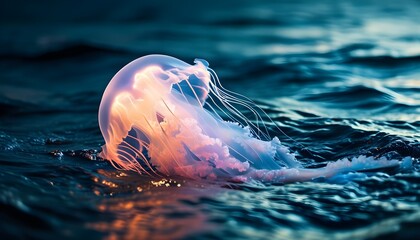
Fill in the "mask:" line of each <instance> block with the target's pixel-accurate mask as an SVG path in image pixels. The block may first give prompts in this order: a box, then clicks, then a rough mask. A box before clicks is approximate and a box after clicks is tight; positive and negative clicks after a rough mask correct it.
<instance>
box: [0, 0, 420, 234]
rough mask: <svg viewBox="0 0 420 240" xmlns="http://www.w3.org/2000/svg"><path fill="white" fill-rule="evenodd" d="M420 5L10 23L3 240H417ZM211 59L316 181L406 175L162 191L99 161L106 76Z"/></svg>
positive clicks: (49, 6) (154, 6)
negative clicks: (318, 172) (376, 166)
mask: <svg viewBox="0 0 420 240" xmlns="http://www.w3.org/2000/svg"><path fill="white" fill-rule="evenodd" d="M419 12H420V2H419V1H416V0H412V1H410V0H400V1H386V0H385V1H380V0H377V1H376V0H370V1H352V2H350V1H327V0H324V1H250V0H248V1H218V2H212V3H210V2H201V1H196V2H188V1H173V2H172V1H168V2H153V1H150V2H149V3H144V2H141V1H133V2H123V1H111V0H108V1H101V2H98V3H92V2H90V3H83V4H81V3H73V2H72V1H67V2H66V1H64V2H60V3H55V2H50V3H48V2H45V3H42V4H41V3H40V2H38V3H36V2H28V1H15V2H13V3H12V2H8V3H6V2H4V3H1V7H0V21H1V24H0V219H1V220H0V238H1V239H58V238H65V239H84V238H90V239H102V238H104V239H244V238H248V239H297V238H300V239H384V238H385V237H387V238H394V239H419V237H420V230H419V229H420V203H419V197H420V186H419V183H420V173H419V167H420V166H419V161H418V159H419V157H420V142H419V139H420V26H419V20H418V19H419V15H418V13H419ZM151 53H161V54H167V55H171V56H174V57H177V58H179V59H182V60H184V61H186V62H190V63H192V61H193V59H194V58H196V57H199V58H204V59H206V60H207V61H209V62H210V66H211V67H212V68H213V69H214V70H215V71H216V72H217V73H218V75H219V77H220V79H221V81H222V83H223V84H224V86H225V87H226V88H228V89H230V90H234V91H236V92H239V93H241V94H244V95H246V96H248V97H250V98H252V99H254V100H255V101H256V102H257V103H258V104H259V105H260V106H261V107H262V108H264V109H265V110H266V111H267V113H268V114H269V115H270V116H271V117H272V118H273V119H274V121H275V122H276V123H277V124H278V125H279V126H280V127H281V128H282V130H283V131H284V132H285V133H286V134H287V135H288V136H290V137H291V138H292V139H293V140H291V139H290V138H287V137H286V136H285V135H283V134H282V133H280V132H277V133H275V135H278V136H279V137H280V139H281V140H282V142H283V144H285V145H286V146H288V147H290V148H291V149H292V150H293V151H295V152H296V154H297V158H298V159H299V160H300V161H302V162H303V163H304V165H305V166H307V167H317V166H323V165H325V164H326V162H327V161H334V160H337V159H339V158H342V157H352V156H359V155H362V154H364V155H369V156H387V157H390V158H395V159H401V158H403V157H405V156H411V157H412V158H413V167H412V168H411V169H406V170H395V169H387V170H381V171H377V172H370V173H354V174H353V177H352V178H353V180H351V179H345V180H343V181H340V179H336V180H335V181H329V180H322V179H321V180H317V181H314V182H304V183H292V184H286V185H279V184H271V185H270V184H265V185H262V184H258V183H231V182H222V183H221V182H216V183H215V182H206V181H192V180H188V179H179V178H173V179H169V178H168V179H166V180H163V179H155V178H151V177H147V176H140V175H138V174H136V173H133V172H126V171H118V170H115V169H114V168H113V167H112V166H111V165H110V164H109V163H108V162H105V161H100V160H97V159H96V158H95V151H97V150H99V149H100V146H101V145H102V144H103V143H104V142H103V139H102V136H101V133H100V131H99V127H98V122H97V110H98V106H99V102H100V99H101V96H102V92H103V91H104V89H105V87H106V85H107V84H108V82H109V80H110V79H111V78H112V76H113V75H114V74H115V73H116V72H117V71H118V70H119V69H120V68H121V67H123V66H124V65H125V64H126V63H128V62H130V61H131V60H133V59H135V58H137V57H140V56H143V55H146V54H151Z"/></svg>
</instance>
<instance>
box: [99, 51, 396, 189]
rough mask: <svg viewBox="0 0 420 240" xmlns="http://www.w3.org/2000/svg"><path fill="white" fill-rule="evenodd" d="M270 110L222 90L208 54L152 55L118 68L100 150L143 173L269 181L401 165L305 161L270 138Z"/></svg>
mask: <svg viewBox="0 0 420 240" xmlns="http://www.w3.org/2000/svg"><path fill="white" fill-rule="evenodd" d="M244 110H245V111H247V113H248V114H247V115H248V116H249V115H250V116H252V118H248V117H247V116H245V114H244V112H243V111H244ZM267 117H268V118H269V116H268V115H267V114H265V113H264V111H263V110H262V109H261V108H259V107H258V106H257V105H256V104H255V103H254V102H253V101H252V100H250V99H249V98H247V97H245V96H242V95H240V94H238V93H235V92H232V91H229V90H227V89H225V88H224V87H223V86H222V85H221V83H220V80H219V78H218V77H217V75H216V73H215V72H214V71H213V70H212V69H211V68H209V63H208V62H207V61H205V60H203V59H195V61H194V64H193V65H190V64H188V63H186V62H184V61H181V60H179V59H177V58H174V57H170V56H166V55H147V56H144V57H141V58H138V59H136V60H134V61H132V62H130V63H129V64H127V65H126V66H124V67H123V68H122V69H121V70H120V71H118V72H117V74H116V75H115V76H114V77H113V78H112V80H111V81H110V83H109V84H108V86H107V88H106V90H105V92H104V94H103V97H102V100H101V103H100V107H99V116H98V118H99V125H100V130H101V132H102V135H103V138H104V140H105V145H104V146H103V147H102V151H101V153H100V156H101V157H102V158H104V159H107V160H109V161H110V162H111V164H112V165H113V166H115V167H116V168H118V169H124V170H133V171H136V172H138V173H140V174H149V175H156V176H183V177H187V178H193V179H211V180H215V179H239V180H241V181H247V180H250V179H252V180H259V181H270V182H294V181H306V180H311V179H315V178H319V177H326V178H328V177H331V176H334V175H337V174H339V173H346V172H351V171H359V170H366V169H376V168H383V167H392V166H397V165H398V164H399V161H397V160H387V159H385V158H381V159H374V158H373V157H365V156H359V157H355V158H353V159H351V160H350V159H347V158H346V159H341V160H338V161H336V162H331V163H328V164H327V165H326V166H325V167H321V168H317V169H308V168H305V167H303V166H302V164H301V163H300V162H299V161H298V160H297V159H296V157H295V155H294V154H293V153H291V152H290V150H289V149H288V148H287V147H286V146H284V145H282V143H281V142H280V140H279V138H278V137H271V134H270V131H269V127H268V126H267ZM269 123H270V124H272V125H273V126H276V125H275V123H274V122H273V121H269Z"/></svg>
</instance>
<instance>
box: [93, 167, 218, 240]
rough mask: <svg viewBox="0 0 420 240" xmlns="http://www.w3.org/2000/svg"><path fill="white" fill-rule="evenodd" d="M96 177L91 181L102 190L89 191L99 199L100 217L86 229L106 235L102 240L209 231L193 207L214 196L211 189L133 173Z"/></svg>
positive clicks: (156, 237) (184, 234)
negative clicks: (203, 198) (201, 199)
mask: <svg viewBox="0 0 420 240" xmlns="http://www.w3.org/2000/svg"><path fill="white" fill-rule="evenodd" d="M99 173H100V175H101V177H94V178H93V181H94V182H95V183H98V184H99V186H101V185H102V187H98V188H96V189H94V190H93V191H94V193H95V194H96V195H98V194H99V195H101V196H102V197H101V198H99V202H98V203H97V205H96V207H97V210H98V211H99V212H100V213H101V214H102V216H103V217H101V220H100V221H97V222H90V223H88V224H87V227H88V228H90V229H93V230H96V231H99V232H102V233H104V234H106V236H105V239H150V238H153V239H178V238H181V237H185V236H187V235H189V234H194V233H197V232H198V231H200V232H202V231H207V230H210V229H211V228H212V226H211V224H209V222H208V221H207V219H206V216H205V215H204V211H203V209H201V208H200V207H199V206H198V207H197V204H196V203H197V202H198V199H200V198H202V197H206V196H209V195H213V196H214V194H217V191H218V190H216V189H215V188H214V189H213V187H212V186H203V185H202V184H203V183H195V182H188V181H185V180H174V179H150V177H149V178H147V177H143V176H135V175H136V173H133V174H131V173H125V172H124V173H121V172H118V173H115V172H107V171H104V170H100V171H99ZM101 178H104V179H101ZM103 196H108V197H103Z"/></svg>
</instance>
